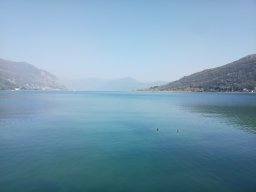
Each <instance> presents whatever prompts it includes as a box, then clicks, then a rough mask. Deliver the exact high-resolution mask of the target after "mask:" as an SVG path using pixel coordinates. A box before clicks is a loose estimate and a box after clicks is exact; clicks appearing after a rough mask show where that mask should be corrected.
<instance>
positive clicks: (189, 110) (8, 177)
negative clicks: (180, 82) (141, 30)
mask: <svg viewBox="0 0 256 192" xmlns="http://www.w3.org/2000/svg"><path fill="white" fill-rule="evenodd" d="M157 128H159V131H157V130H156V129H157ZM0 191H1V192H16V191H19V192H30V191H33V192H34V191H37V192H40V191H42V192H43V191H44V192H45V191H47V192H51V191H54V192H58V191H72V192H76V191H86V192H87V191H88V192H89V191H93V192H96V191H104V192H105V191H111V192H112V191H113V192H115V191H118V192H120V191H124V192H125V191H138V192H142V191H147V192H151V191H157V192H161V191H168V192H169V191H175V192H178V191H202V192H205V191H208V192H209V191H210V192H211V191H212V192H216V191H218V192H221V191H225V192H229V191H230V192H231V191H232V192H236V191H241V192H247V191H248V192H250V191H252V192H255V191H256V95H255V94H227V93H128V92H37V91H34V92H33V91H20V92H11V91H2V92H0Z"/></svg>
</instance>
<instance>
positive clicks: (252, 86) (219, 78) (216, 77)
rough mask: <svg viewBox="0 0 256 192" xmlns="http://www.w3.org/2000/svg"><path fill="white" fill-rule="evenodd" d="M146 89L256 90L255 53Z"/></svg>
mask: <svg viewBox="0 0 256 192" xmlns="http://www.w3.org/2000/svg"><path fill="white" fill-rule="evenodd" d="M147 90H148V91H210V92H226V91H229V92H230V91H238V92H242V91H245V92H248V91H256V54H253V55H248V56H246V57H243V58H241V59H239V60H237V61H234V62H232V63H229V64H226V65H223V66H221V67H217V68H212V69H207V70H204V71H201V72H198V73H194V74H192V75H189V76H185V77H183V78H181V79H179V80H177V81H174V82H171V83H168V84H166V85H162V86H154V87H150V88H149V89H147Z"/></svg>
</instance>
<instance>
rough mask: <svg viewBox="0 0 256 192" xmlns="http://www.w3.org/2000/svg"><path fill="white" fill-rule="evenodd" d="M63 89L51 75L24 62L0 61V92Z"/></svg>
mask: <svg viewBox="0 0 256 192" xmlns="http://www.w3.org/2000/svg"><path fill="white" fill-rule="evenodd" d="M64 88H65V87H64V86H63V85H61V84H60V83H59V81H58V79H57V78H56V77H55V76H54V75H52V74H51V73H49V72H47V71H45V70H42V69H38V68H36V67H34V66H33V65H31V64H28V63H26V62H14V61H8V60H4V59H0V90H14V89H28V90H59V89H64Z"/></svg>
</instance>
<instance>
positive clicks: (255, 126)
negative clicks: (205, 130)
mask: <svg viewBox="0 0 256 192" xmlns="http://www.w3.org/2000/svg"><path fill="white" fill-rule="evenodd" d="M185 108H186V110H189V111H192V112H196V113H201V114H202V115H204V116H207V117H214V118H224V119H226V120H227V121H228V123H231V124H235V125H237V126H238V127H239V128H241V129H244V130H246V131H250V132H252V133H255V134H256V106H255V105H252V106H248V105H240V106H239V105H238V106H237V105H236V106H235V105H211V104H208V105H187V106H185Z"/></svg>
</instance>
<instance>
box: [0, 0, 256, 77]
mask: <svg viewBox="0 0 256 192" xmlns="http://www.w3.org/2000/svg"><path fill="white" fill-rule="evenodd" d="M0 26H1V30H0V58H3V59H7V60H13V61H26V62H28V63H30V64H33V65H34V66H36V67H38V68H42V69H45V70H47V71H50V72H51V73H53V74H55V75H57V76H58V77H60V78H71V79H85V78H91V77H95V78H103V79H115V78H122V77H128V76H129V77H133V78H136V79H138V80H140V81H158V80H164V81H173V80H176V79H179V78H181V77H183V76H185V75H189V74H191V73H194V72H197V71H201V70H203V69H207V68H212V67H217V66H221V65H224V64H227V63H229V62H231V61H234V60H237V59H239V58H241V57H243V56H246V55H249V54H254V53H256V0H215V1H211V0H41V1H39V0H0Z"/></svg>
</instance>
